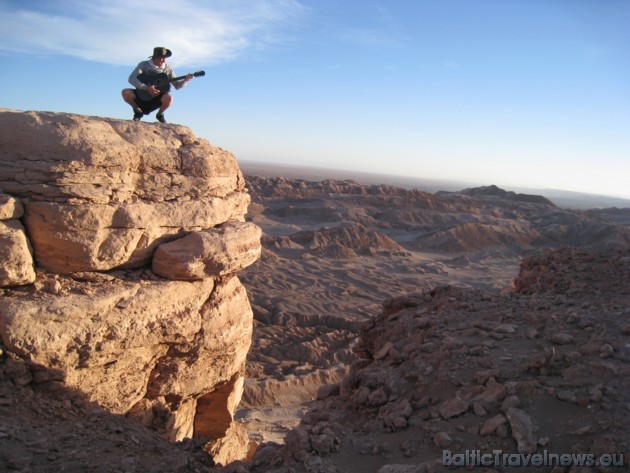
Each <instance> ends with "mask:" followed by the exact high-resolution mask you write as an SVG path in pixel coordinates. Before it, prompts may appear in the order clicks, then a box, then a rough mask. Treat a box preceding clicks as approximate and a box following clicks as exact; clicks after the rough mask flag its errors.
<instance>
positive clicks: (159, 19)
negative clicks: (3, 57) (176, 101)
mask: <svg viewBox="0 0 630 473" xmlns="http://www.w3.org/2000/svg"><path fill="white" fill-rule="evenodd" d="M59 4H61V5H63V6H56V5H55V3H52V4H51V3H50V2H29V1H26V2H18V1H16V2H11V1H5V0H0V52H4V53H20V54H40V55H41V54H61V55H66V56H73V57H77V58H81V59H85V60H89V61H97V62H103V63H109V64H116V65H129V64H135V63H137V62H138V61H139V60H140V59H142V58H144V57H147V56H148V55H150V53H151V52H152V51H153V47H154V46H166V47H168V48H169V49H171V50H173V53H174V57H173V60H172V62H173V63H174V64H178V65H200V64H213V63H217V62H221V61H225V60H229V59H232V58H234V57H236V56H238V55H240V54H245V53H247V52H249V51H252V50H258V49H261V48H265V47H267V46H269V45H271V44H274V43H278V42H280V41H283V40H284V38H285V34H286V33H287V32H288V31H290V28H291V27H292V26H293V25H295V23H296V22H298V21H299V19H300V18H301V16H302V15H303V13H304V11H305V9H304V7H303V6H302V5H301V4H300V3H299V2H298V1H297V0H205V1H204V0H198V1H197V0H180V1H177V2H173V1H172V0H171V1H167V0H151V1H150V2H147V1H146V0H92V1H91V2H89V3H88V2H83V1H82V0H68V1H65V2H59ZM57 5H58V4H57ZM43 6H46V7H47V8H43Z"/></svg>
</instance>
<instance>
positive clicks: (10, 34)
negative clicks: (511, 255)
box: [0, 0, 630, 198]
mask: <svg viewBox="0 0 630 473" xmlns="http://www.w3.org/2000/svg"><path fill="white" fill-rule="evenodd" d="M629 24H630V0H406V1H403V0H388V1H385V0H362V1H342V0H336V1H333V0H303V1H301V0H183V1H177V0H170V1H164V0H151V1H150V2H147V1H145V0H143V1H138V0H107V1H103V0H92V1H91V2H83V1H77V0H64V1H61V0H60V1H54V0H41V1H29V0H21V1H8V0H0V60H1V61H2V62H1V64H2V66H1V67H2V74H1V76H0V86H1V87H0V90H1V91H2V92H0V94H1V95H0V107H5V108H11V109H17V110H48V111H56V112H70V113H79V114H86V115H99V116H107V117H115V118H124V119H130V118H131V113H130V108H129V107H128V106H127V105H126V104H125V103H124V102H123V101H122V99H121V98H120V90H121V89H122V88H124V87H127V86H128V84H127V77H128V75H129V73H130V72H131V70H132V69H133V68H134V67H135V65H136V64H137V63H138V62H139V61H141V60H144V59H146V58H147V57H148V56H149V55H150V54H151V52H152V50H153V47H154V46H166V47H168V48H169V49H171V50H172V51H173V57H172V58H170V59H169V64H171V66H173V67H174V69H175V72H176V73H177V74H180V75H181V74H185V73H187V72H194V71H197V70H205V71H206V76H205V77H200V78H197V79H194V80H193V81H192V82H191V83H189V84H188V85H187V87H186V88H184V89H183V90H181V91H176V92H174V95H175V101H174V104H173V106H172V108H171V109H170V110H168V111H167V113H166V117H167V120H169V122H173V123H180V124H183V125H187V126H190V127H191V128H192V129H193V130H194V131H195V133H196V134H197V135H198V136H201V137H203V138H206V139H207V140H209V141H210V142H212V143H213V144H216V145H217V146H220V147H222V148H224V149H228V150H230V151H232V152H233V153H234V154H235V155H236V156H237V158H239V159H242V160H248V161H265V162H273V163H285V164H291V165H307V166H318V167H324V168H339V169H345V170H353V169H356V170H360V171H365V172H375V173H382V174H389V175H403V176H417V177H421V178H436V179H450V180H462V181H468V182H472V183H479V184H498V185H501V186H503V187H506V188H510V186H521V187H534V188H541V189H542V188H556V189H566V190H575V191H583V192H591V193H599V194H607V195H617V196H622V197H628V198H630V185H629V182H630V28H629V27H628V25H629ZM147 120H148V121H151V122H152V121H154V117H153V116H150V117H148V118H147Z"/></svg>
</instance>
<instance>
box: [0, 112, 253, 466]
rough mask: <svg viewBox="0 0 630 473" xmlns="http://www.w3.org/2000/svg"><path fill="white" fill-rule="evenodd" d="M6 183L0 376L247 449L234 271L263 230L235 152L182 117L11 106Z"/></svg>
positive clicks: (0, 200)
mask: <svg viewBox="0 0 630 473" xmlns="http://www.w3.org/2000/svg"><path fill="white" fill-rule="evenodd" d="M0 189H1V191H0V259H1V260H2V268H1V269H0V287H2V288H3V289H0V294H1V295H2V297H1V298H0V337H1V343H2V347H0V348H2V351H3V352H4V357H5V361H6V363H4V365H3V366H4V367H3V369H2V373H1V374H2V375H3V376H5V377H7V378H9V379H11V380H12V381H13V382H14V383H15V384H18V385H21V386H24V385H37V386H38V387H40V388H55V387H56V388H57V389H67V388H71V389H76V390H79V391H80V392H81V393H82V394H83V395H84V397H86V398H87V399H88V400H89V401H93V402H95V403H97V404H98V405H99V406H101V407H102V408H104V409H106V410H108V411H110V412H112V413H114V414H122V415H126V416H128V417H133V418H135V419H136V420H138V421H139V422H141V423H142V424H144V425H149V426H152V427H153V428H155V429H157V430H158V431H159V432H161V433H162V434H163V435H164V436H165V437H166V438H168V439H170V440H172V441H177V440H181V439H183V438H187V437H200V436H203V437H206V438H207V439H209V442H208V444H207V445H206V449H207V450H208V451H210V452H211V453H212V454H213V456H214V459H215V461H216V462H218V463H227V462H229V461H231V460H234V459H237V458H242V457H243V456H244V455H245V454H246V452H247V449H248V441H247V435H246V433H245V432H244V431H242V428H239V425H238V424H236V423H234V422H233V414H234V411H235V409H236V406H237V405H238V403H239V401H240V397H241V394H242V390H243V374H244V367H245V359H246V355H247V351H248V349H249V346H250V344H251V337H252V311H251V308H250V304H249V301H248V298H247V294H246V291H245V289H244V287H243V286H242V285H241V283H240V281H239V279H238V277H237V273H238V272H239V271H240V270H241V269H243V268H245V267H247V266H249V265H250V264H252V263H253V262H254V261H256V260H257V259H258V257H259V256H260V251H261V246H260V237H261V230H260V229H259V228H258V227H257V226H256V225H254V224H252V223H248V222H246V221H245V215H246V212H247V207H248V204H249V201H250V198H249V194H248V192H247V190H246V188H245V181H244V179H243V176H242V174H241V172H240V169H239V166H238V163H237V161H236V159H235V157H234V156H233V155H232V154H230V153H229V152H227V151H224V150H222V149H220V148H217V147H215V146H213V145H211V144H210V143H208V142H207V141H205V140H203V139H200V138H198V137H196V136H195V135H194V134H193V132H192V131H191V130H190V129H188V128H186V127H183V126H178V125H166V126H164V125H157V124H146V123H135V122H131V121H126V120H114V119H106V118H99V117H87V116H79V115H70V114H62V113H48V112H19V111H12V110H6V109H0ZM25 367H26V368H25Z"/></svg>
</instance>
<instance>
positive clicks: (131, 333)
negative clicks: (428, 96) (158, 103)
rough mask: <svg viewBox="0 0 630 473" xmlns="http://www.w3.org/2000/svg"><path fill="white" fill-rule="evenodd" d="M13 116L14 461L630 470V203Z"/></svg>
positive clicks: (9, 152)
mask: <svg viewBox="0 0 630 473" xmlns="http://www.w3.org/2000/svg"><path fill="white" fill-rule="evenodd" d="M0 115H1V116H0V121H2V125H3V128H4V129H5V130H10V131H8V132H5V134H4V136H2V138H1V140H0V141H1V142H2V143H3V149H2V150H1V152H0V164H1V165H2V166H3V170H2V171H0V189H2V191H3V193H2V194H0V202H2V205H0V209H2V210H3V212H0V215H2V224H3V225H4V226H5V227H6V228H7V229H5V230H4V232H3V233H2V235H1V236H2V238H3V240H2V241H4V242H9V241H10V242H12V243H11V244H12V245H13V244H14V243H13V242H15V241H18V240H19V239H20V238H27V239H28V241H29V242H31V243H29V244H32V245H33V247H34V260H35V262H34V263H30V264H31V265H32V266H33V268H32V270H31V271H32V274H30V273H29V272H28V271H27V270H25V269H24V268H26V267H27V266H28V264H27V263H24V262H20V263H19V264H18V263H17V262H16V261H17V260H16V259H15V258H14V256H12V255H15V254H17V250H16V251H15V252H12V253H10V252H8V251H4V250H0V252H3V251H4V252H3V253H2V256H3V258H4V259H5V261H6V263H5V264H4V267H5V273H7V274H4V275H3V277H4V278H5V280H11V278H13V279H12V280H13V281H14V282H9V283H5V284H4V285H3V286H4V287H3V288H2V289H0V291H1V296H2V299H1V302H0V324H2V325H1V327H0V335H1V336H2V340H1V345H0V349H1V350H2V358H1V360H0V375H1V376H0V440H1V442H0V469H2V471H21V472H25V473H26V472H63V471H65V472H83V471H95V472H101V471H102V472H121V473H131V472H139V473H141V472H149V471H151V472H191V473H193V472H211V471H212V472H219V471H221V472H227V473H258V472H275V473H290V472H295V473H298V472H322V473H323V472H326V473H328V472H329V473H346V472H362V473H363V472H365V473H370V472H372V473H424V472H427V473H429V472H441V471H468V469H473V470H474V471H479V472H487V473H489V472H505V471H532V472H533V471H540V472H553V473H561V472H565V473H585V472H609V471H611V472H612V471H629V470H628V465H629V464H630V433H629V431H628V428H627V424H628V419H630V394H629V393H630V381H628V379H629V375H630V208H617V207H608V208H592V209H579V210H578V209H574V208H568V207H567V206H566V205H564V203H563V205H560V204H559V203H557V202H555V201H554V200H553V198H549V197H546V196H543V195H536V194H527V193H520V192H512V191H509V190H504V189H501V188H499V187H497V186H494V185H492V183H488V185H487V186H480V187H473V188H462V189H458V190H453V189H448V190H437V189H430V192H429V191H428V190H427V189H422V188H409V187H408V186H405V185H402V184H401V185H400V186H398V185H395V184H396V183H395V182H394V183H392V182H388V183H387V184H381V183H366V182H364V181H360V180H358V179H357V180H354V179H348V178H338V177H335V176H329V177H328V178H326V179H314V178H313V177H312V176H310V177H309V175H308V173H307V172H306V171H305V172H304V175H303V177H299V169H298V170H297V171H296V169H295V168H293V169H291V170H290V172H289V171H287V172H283V171H282V169H272V168H267V169H264V170H263V171H264V172H261V170H260V169H259V168H256V167H250V168H248V166H247V165H243V164H241V165H240V167H239V163H238V162H237V160H236V159H235V158H234V157H233V156H232V155H231V154H230V153H228V152H226V151H224V150H221V149H220V148H217V147H215V146H214V145H211V144H209V143H207V142H205V140H202V139H199V138H197V137H195V136H194V134H193V133H192V132H191V131H190V130H188V129H186V128H185V127H181V126H178V125H167V126H158V125H156V124H144V123H141V124H137V123H131V122H128V121H124V120H112V119H100V118H98V117H81V116H74V115H66V114H51V113H46V112H24V113H22V112H13V111H7V110H3V111H2V113H1V114H0ZM33 136H38V137H39V140H40V141H39V143H33V142H32V141H33ZM29 140H30V141H29ZM296 172H297V173H298V175H296ZM288 176H290V177H288ZM22 207H24V208H25V210H20V209H22ZM629 207H630V203H629ZM174 222H175V223H174ZM23 235H27V237H23ZM85 235H87V236H85ZM19 241H21V240H19ZM24 241H26V239H25V240H24ZM68 241H71V242H72V244H67V242H68ZM8 245H9V244H8V243H6V245H5V247H6V248H8ZM15 245H16V246H17V244H15ZM26 253H27V252H26ZM22 256H23V259H24V258H26V260H27V259H28V258H27V257H26V256H24V251H23V252H22ZM9 262H10V263H11V264H9ZM201 263H203V264H201ZM14 267H15V268H17V269H15V271H13V272H12V273H11V272H10V271H9V269H11V268H14ZM8 273H11V274H8ZM18 273H19V274H20V276H19V277H18V276H16V274H18ZM27 273H28V274H27ZM16 278H17V279H16ZM19 278H24V279H23V280H22V281H21V282H19V284H18V283H15V281H16V280H18V279H19ZM250 306H251V308H250ZM86 314H88V315H86ZM86 319H89V320H86ZM56 327H57V328H56ZM72 330H76V333H74V334H73V333H70V334H68V331H72ZM499 451H500V452H502V453H505V454H506V455H505V456H504V457H500V455H499V454H496V456H494V457H492V458H493V460H496V461H493V462H488V463H483V464H481V463H479V464H471V463H469V464H468V466H466V465H464V464H463V463H458V462H459V461H460V460H462V458H463V457H464V452H478V453H480V452H483V453H488V452H489V453H492V452H499ZM445 452H448V453H445ZM548 453H550V454H552V455H554V454H555V455H556V456H560V455H564V457H562V461H560V458H558V459H556V460H557V461H555V463H554V462H553V461H554V459H552V461H551V462H549V461H547V459H545V464H540V465H537V464H536V463H535V462H536V460H534V462H533V463H531V462H530V463H529V464H527V465H525V466H518V465H519V464H518V463H517V460H518V459H521V460H522V458H530V460H531V458H534V457H532V455H540V456H541V458H542V455H546V454H548ZM518 454H520V455H523V456H522V457H517V455H518ZM445 455H446V456H445ZM448 455H451V456H450V457H449V456H448ZM452 455H454V456H452ZM528 455H529V456H528ZM567 455H568V457H567ZM571 455H574V457H571V458H570V460H571V461H569V459H568V458H569V457H570V456H571ZM580 455H592V458H593V459H597V460H599V459H604V458H605V459H606V460H610V461H609V464H608V465H606V464H598V465H595V464H589V463H588V461H585V462H584V463H585V464H584V465H580V464H579V463H580V462H581V461H582V457H580ZM602 455H609V457H602ZM536 458H537V457H536ZM449 459H450V460H449ZM453 459H455V460H453ZM447 460H449V461H451V463H450V464H449V463H448V461H447ZM469 460H470V458H469ZM499 460H502V461H499ZM587 460H590V457H589V458H587ZM591 463H592V462H591ZM604 463H605V461H604Z"/></svg>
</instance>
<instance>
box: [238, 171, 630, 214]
mask: <svg viewBox="0 0 630 473" xmlns="http://www.w3.org/2000/svg"><path fill="white" fill-rule="evenodd" d="M239 164H240V166H241V169H242V171H243V173H245V174H249V175H255V176H262V177H275V176H283V177H285V178H291V179H308V180H311V181H321V180H325V179H331V178H332V179H336V180H344V179H353V180H357V181H360V182H365V183H368V184H377V185H380V184H386V185H392V186H397V187H402V188H404V189H420V190H423V191H426V192H439V191H449V192H459V191H460V190H461V189H465V188H466V187H473V186H475V185H481V184H482V183H476V182H466V181H460V180H454V179H453V180H449V179H429V178H420V177H410V176H397V175H388V174H377V173H369V172H363V171H356V170H341V169H326V168H317V167H309V166H297V165H286V164H277V163H262V162H253V161H247V160H242V159H241V160H239ZM511 187H513V188H514V190H515V191H517V192H522V193H526V194H540V195H543V196H544V197H546V198H547V199H550V200H551V201H553V202H554V204H555V205H557V206H559V207H564V208H571V209H595V208H597V209H603V208H610V207H625V208H630V199H625V198H621V197H614V196H608V195H600V194H590V193H587V192H576V191H567V190H561V189H547V188H544V189H538V188H536V189H534V188H529V187H527V186H511Z"/></svg>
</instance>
